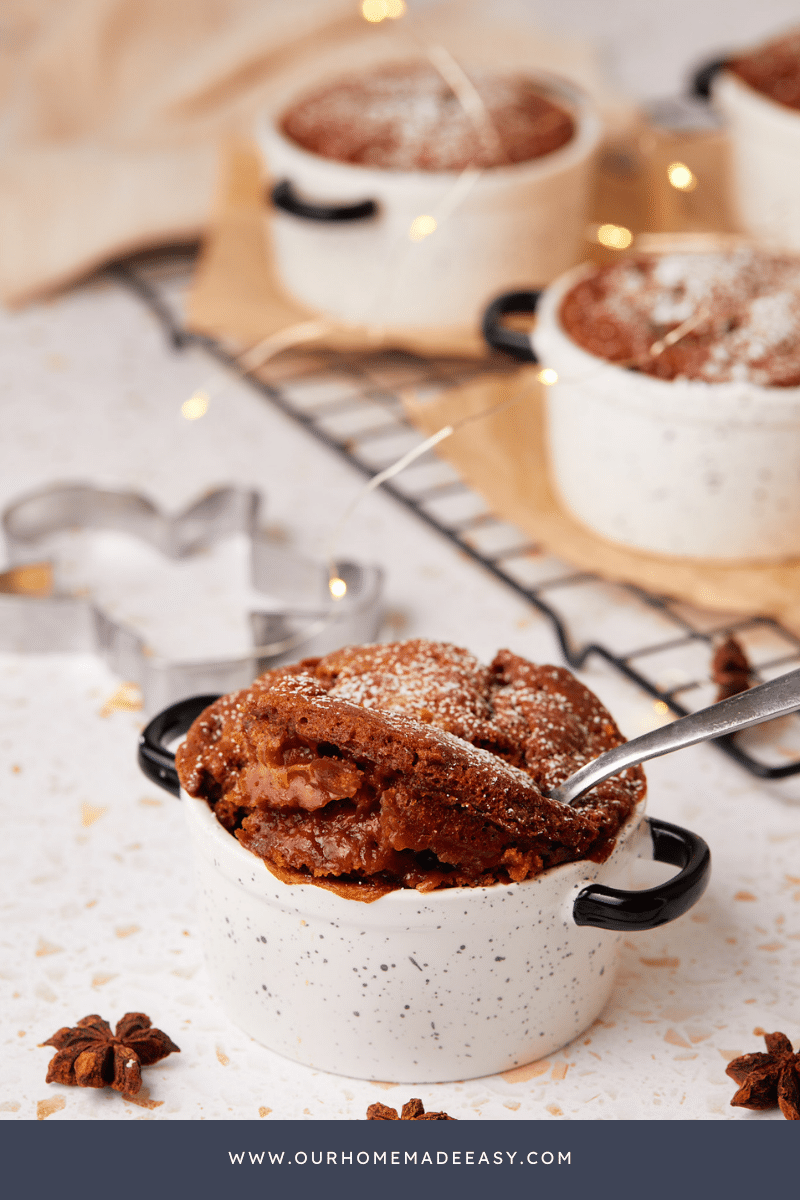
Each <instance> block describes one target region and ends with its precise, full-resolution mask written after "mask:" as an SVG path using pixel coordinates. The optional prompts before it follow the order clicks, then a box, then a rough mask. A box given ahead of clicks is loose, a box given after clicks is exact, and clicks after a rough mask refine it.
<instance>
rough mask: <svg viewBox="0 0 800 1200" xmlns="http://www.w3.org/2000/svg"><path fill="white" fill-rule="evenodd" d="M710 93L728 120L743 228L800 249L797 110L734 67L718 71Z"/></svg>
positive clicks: (799, 115) (735, 190)
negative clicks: (752, 84)
mask: <svg viewBox="0 0 800 1200" xmlns="http://www.w3.org/2000/svg"><path fill="white" fill-rule="evenodd" d="M713 98H714V104H715V106H716V107H717V108H718V109H719V111H720V112H721V113H722V114H723V116H724V117H725V119H726V121H727V125H728V130H729V134H730V144H731V167H732V176H733V178H732V184H733V199H734V203H735V205H736V208H737V210H738V218H739V221H740V222H741V226H742V228H743V229H744V230H745V231H746V232H747V233H749V234H751V235H752V236H754V237H757V238H759V240H761V241H763V242H766V243H769V245H771V246H774V247H785V248H788V249H793V250H800V112H798V111H797V110H796V109H792V108H789V107H787V106H786V105H784V104H778V103H777V101H775V100H771V99H770V98H769V96H765V95H763V94H762V93H761V92H758V91H756V90H755V88H752V87H750V86H749V84H747V83H745V82H744V80H742V79H740V78H739V77H738V76H737V75H735V74H734V73H733V72H732V71H722V72H721V73H720V74H719V75H718V76H717V77H716V79H715V80H714V83H713ZM701 184H702V180H701Z"/></svg>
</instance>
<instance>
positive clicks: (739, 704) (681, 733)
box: [549, 670, 800, 804]
mask: <svg viewBox="0 0 800 1200" xmlns="http://www.w3.org/2000/svg"><path fill="white" fill-rule="evenodd" d="M798 709H800V670H797V671H789V672H787V674H786V675H781V676H779V677H778V678H777V679H772V680H771V681H770V682H769V683H761V684H759V686H758V687H754V688H751V689H750V690H749V691H747V692H742V693H741V694H740V695H738V696H731V697H730V698H729V699H728V700H720V701H719V702H718V703H717V704H712V705H711V707H710V708H702V709H700V711H699V712H696V713H690V714H689V716H688V717H680V719H679V720H677V721H672V722H671V724H668V725H662V726H661V728H660V729H654V730H653V731H652V732H651V733H645V734H642V736H641V737H637V738H633V740H632V741H630V742H625V743H623V745H621V746H616V747H615V748H614V749H613V750H607V751H606V753H605V754H601V755H600V757H599V758H596V759H594V761H593V762H590V763H587V764H586V766H585V767H581V769H580V770H579V771H575V773H574V774H573V775H570V777H569V779H568V780H567V781H566V782H565V783H562V784H561V786H560V787H557V788H554V789H553V790H552V792H550V793H549V795H550V798H551V799H552V800H560V801H561V803H562V804H574V803H575V801H576V800H578V799H579V798H580V797H581V796H582V795H583V794H584V792H588V790H589V788H593V787H595V785H596V784H598V783H602V782H603V780H604V779H608V778H609V777H610V776H611V775H616V774H617V772H618V771H622V770H624V768H625V767H632V766H635V765H636V764H637V763H642V762H647V760H648V758H658V757H659V756H660V755H662V754H671V753H672V751H673V750H682V749H683V747H684V746H694V745H695V743H696V742H707V741H709V740H710V739H711V738H718V737H723V736H724V735H725V734H728V733H737V732H738V731H739V730H740V729H747V728H749V726H750V725H760V724H761V722H762V721H769V720H771V719H772V718H773V717H785V716H786V715H787V714H788V713H793V712H797V710H798Z"/></svg>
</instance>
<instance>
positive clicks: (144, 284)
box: [108, 256, 800, 780]
mask: <svg viewBox="0 0 800 1200" xmlns="http://www.w3.org/2000/svg"><path fill="white" fill-rule="evenodd" d="M186 266H187V263H186V259H185V258H181V257H178V259H177V260H175V259H172V260H170V259H169V257H166V258H165V257H164V256H162V257H160V258H158V257H156V258H151V259H148V258H144V259H139V260H129V261H127V262H124V263H118V264H114V265H113V266H112V267H110V268H109V269H108V274H109V276H110V277H111V278H112V279H113V280H115V282H117V283H118V284H120V285H121V286H123V287H125V288H127V289H128V290H130V291H132V292H133V293H134V294H135V295H136V296H138V298H139V299H140V300H141V301H142V302H143V303H144V304H145V305H146V306H147V307H148V308H149V309H150V311H151V312H152V313H153V314H154V316H155V317H156V318H157V319H158V321H159V322H160V324H161V326H162V328H163V330H164V332H165V334H166V336H167V338H168V339H169V341H170V342H171V344H172V345H173V346H174V347H175V349H176V350H181V349H184V348H187V347H189V346H194V347H200V348H202V349H203V350H205V351H206V352H207V353H208V354H209V355H211V356H212V357H213V358H214V359H216V360H217V361H218V362H219V363H220V364H222V365H223V366H225V367H228V368H230V369H231V370H232V371H233V372H237V370H238V367H237V363H236V359H235V358H234V356H233V354H232V353H230V352H229V351H228V350H227V349H226V348H225V347H224V346H223V345H221V344H220V343H218V342H216V341H213V340H211V339H208V338H205V337H202V336H199V335H197V334H193V333H189V332H187V331H186V330H185V328H184V327H183V324H182V319H181V306H180V303H179V302H178V300H177V295H178V292H177V291H176V286H175V285H176V276H180V274H181V272H183V274H184V275H185V271H186ZM490 369H491V370H495V371H497V370H501V369H502V363H500V361H499V360H494V361H490V360H487V362H486V363H465V361H464V360H456V359H441V358H440V359H435V360H431V359H422V358H419V357H416V356H414V355H412V354H407V353H399V352H392V353H385V352H382V353H380V354H373V355H353V354H334V353H332V352H320V355H319V362H318V366H317V367H316V368H315V370H314V373H313V374H304V375H303V377H302V378H301V379H295V380H288V381H286V382H284V383H281V384H280V385H276V384H275V383H274V382H270V383H268V382H264V381H263V380H261V379H258V378H257V377H254V376H248V377H247V381H248V383H249V384H250V385H251V386H252V387H254V388H255V389H256V390H257V391H258V392H260V393H261V395H262V396H264V398H265V399H266V400H268V401H269V402H270V403H271V404H273V405H274V406H275V407H276V408H278V409H280V411H281V412H283V413H284V414H285V415H286V416H288V417H291V418H292V420H294V421H296V422H297V423H298V424H299V425H301V426H302V428H303V429H305V430H306V431H307V432H308V433H309V434H311V435H313V436H314V437H315V438H316V439H317V440H318V441H320V442H322V443H323V444H324V445H325V446H327V447H328V449H330V450H331V451H332V452H334V453H335V454H337V455H338V456H339V457H340V458H342V459H344V460H345V461H346V462H348V463H349V464H350V465H351V466H353V467H355V468H356V469H357V470H358V471H360V472H361V473H362V474H363V475H365V476H367V477H372V476H373V475H374V474H376V473H377V472H378V471H380V470H382V469H383V468H384V467H386V466H388V465H389V464H390V463H392V462H394V461H395V460H396V459H397V458H398V457H399V456H400V455H401V454H403V453H405V452H406V451H407V450H409V449H410V448H411V447H412V446H413V445H416V444H417V443H418V442H419V436H420V435H419V433H418V431H416V430H415V429H413V427H412V426H411V425H410V424H409V423H408V421H407V420H406V418H405V415H404V411H403V405H402V402H401V399H400V396H399V394H398V392H399V390H401V389H412V388H413V389H414V392H415V394H416V395H418V396H420V395H421V396H423V397H424V395H425V393H426V392H427V393H429V394H431V395H434V394H436V393H437V392H439V391H441V390H442V389H443V388H445V387H452V386H455V385H456V384H458V383H465V382H468V381H469V380H470V379H475V378H477V377H478V376H480V375H485V374H486V372H487V370H490ZM381 486H382V488H383V490H384V491H385V492H388V493H389V495H391V496H392V497H393V498H394V499H395V500H396V501H397V502H398V503H399V504H401V505H403V506H404V507H405V508H406V509H408V510H409V511H410V512H412V513H413V514H414V515H415V516H416V517H417V518H418V519H419V520H420V521H422V522H424V523H425V524H426V525H428V526H429V527H430V528H431V529H434V530H435V531H436V532H437V533H439V534H440V535H441V536H442V537H445V538H447V539H448V541H450V542H451V543H452V544H454V545H455V546H457V547H458V549H459V550H460V551H461V552H462V553H463V554H465V555H467V556H468V557H469V558H470V559H472V561H473V562H475V563H476V564H478V565H479V566H480V567H482V568H483V570H484V571H487V572H488V573H489V574H490V575H492V576H493V577H494V578H495V579H496V580H497V581H498V582H499V583H501V584H503V585H504V586H505V587H508V588H510V589H511V590H512V591H513V592H515V593H516V594H517V595H518V596H520V597H522V598H523V599H524V600H525V601H527V603H528V604H530V605H531V606H532V607H533V608H535V609H536V610H537V611H538V612H540V613H541V614H543V615H544V616H545V617H546V618H547V619H548V621H549V622H550V624H551V626H552V628H553V632H554V634H555V636H556V638H557V640H558V643H559V646H560V649H561V652H562V654H563V656H564V659H565V660H566V662H567V663H568V664H569V665H570V666H571V667H574V668H576V669H577V668H580V667H582V666H584V665H585V664H586V663H587V661H588V660H590V659H592V658H599V659H602V660H603V661H605V662H606V663H608V664H609V665H610V666H612V667H613V668H614V669H615V670H617V671H618V672H619V673H620V674H621V675H623V676H624V677H625V678H626V679H628V680H630V681H631V682H632V683H633V684H635V685H636V686H638V687H639V688H640V689H641V690H642V691H643V692H644V693H646V694H647V695H649V696H650V697H652V699H653V702H654V704H655V706H656V709H657V710H660V711H661V712H662V713H663V714H664V715H665V716H666V715H667V713H670V712H671V713H673V714H675V715H676V716H684V715H685V714H686V713H688V712H693V711H696V710H697V709H699V708H703V707H705V706H706V705H707V704H710V703H712V702H713V700H714V699H715V694H716V688H715V686H714V685H713V683H712V682H711V679H710V669H711V659H712V656H713V652H714V648H715V646H716V645H717V644H718V642H719V641H720V640H721V639H724V638H726V637H729V636H734V637H735V638H736V639H737V640H738V641H739V643H740V645H741V646H742V647H743V649H744V650H745V653H746V654H747V657H748V660H749V662H750V664H751V666H752V669H753V676H754V680H755V681H759V682H761V681H765V680H768V679H773V678H775V677H776V676H778V675H782V674H784V673H785V672H786V671H788V670H790V669H791V668H792V667H798V666H800V638H798V637H795V635H794V634H792V633H791V632H789V631H788V630H787V629H785V628H783V626H781V625H780V624H779V623H778V622H776V621H774V620H772V619H771V618H769V617H752V616H748V617H741V618H735V617H729V618H728V619H725V618H724V617H723V616H722V615H721V614H719V613H712V612H708V611H704V610H701V609H697V608H694V607H693V606H691V605H688V604H685V603H684V602H682V601H679V600H675V599H673V598H671V597H669V596H662V595H653V594H651V593H649V592H646V591H644V590H643V589H641V588H638V587H635V586H633V585H632V584H613V583H608V582H606V581H604V580H602V579H600V578H599V577H597V576H595V575H592V574H588V573H586V572H581V571H575V570H574V569H570V568H569V567H567V566H566V565H565V564H564V563H563V562H560V561H559V560H558V559H556V558H554V557H552V556H551V555H549V554H548V553H547V552H546V551H543V550H542V549H541V548H540V547H538V546H536V545H534V544H532V543H531V542H530V541H529V540H528V539H527V538H526V537H525V535H524V534H523V533H521V532H520V530H518V529H517V528H516V527H514V526H512V525H510V524H508V523H507V522H505V521H502V520H499V519H498V518H497V517H495V516H494V515H493V514H492V513H491V512H490V511H489V510H488V509H487V508H486V505H485V503H484V501H483V500H482V498H481V497H480V496H479V495H478V494H477V493H476V492H475V491H473V490H472V489H471V488H470V487H468V486H467V485H465V484H464V483H462V482H461V480H460V479H459V477H458V476H457V474H456V473H455V471H454V470H453V469H452V468H451V467H450V466H449V465H448V464H446V463H445V462H443V461H441V460H438V459H436V458H435V457H434V456H433V455H431V454H428V455H425V456H424V457H422V458H420V459H417V460H416V461H415V462H414V463H412V464H411V466H409V467H408V468H406V470H405V471H403V473H402V474H400V475H398V476H396V477H395V479H393V480H392V481H390V482H386V483H383V484H382V485H381ZM662 706H663V707H662ZM787 721H788V722H790V724H789V725H787V724H786V722H787ZM716 745H717V746H718V747H719V749H720V750H722V751H723V752H724V753H725V754H727V755H729V756H730V757H731V758H733V759H734V760H735V761H736V762H738V763H739V764H740V766H742V767H744V768H745V769H746V770H748V771H749V772H751V773H752V774H753V775H755V776H758V777H759V778H761V779H765V780H780V779H785V778H787V777H788V776H791V775H796V774H798V773H800V715H795V716H793V717H791V718H786V719H785V720H784V722H783V723H782V725H781V730H780V735H779V737H778V738H776V737H774V736H765V735H764V732H763V729H762V730H758V729H756V730H748V731H746V732H745V733H743V734H738V735H736V736H735V737H732V738H731V737H727V738H719V739H717V741H716Z"/></svg>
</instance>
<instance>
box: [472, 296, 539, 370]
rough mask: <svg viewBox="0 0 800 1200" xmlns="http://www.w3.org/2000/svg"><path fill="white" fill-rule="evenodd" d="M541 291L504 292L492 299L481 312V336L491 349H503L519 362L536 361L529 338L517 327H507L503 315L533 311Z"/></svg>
mask: <svg viewBox="0 0 800 1200" xmlns="http://www.w3.org/2000/svg"><path fill="white" fill-rule="evenodd" d="M541 294H542V293H541V291H538V292H536V291H528V292H505V293H504V294H503V295H502V296H498V297H497V299H496V300H493V301H492V303H491V304H490V305H489V307H488V308H487V309H486V312H485V313H484V314H483V326H482V329H483V336H484V337H485V338H486V341H487V342H488V343H489V345H490V346H491V347H492V349H493V350H504V351H505V353H506V354H511V355H513V357H514V358H518V359H520V361H521V362H538V361H539V360H538V358H537V357H536V355H535V353H534V351H533V347H532V346H531V339H530V337H529V336H528V334H527V333H522V332H521V331H520V330H518V329H508V328H507V327H506V326H505V325H504V324H503V317H505V316H508V314H509V313H533V312H536V305H537V304H538V303H539V297H540V296H541Z"/></svg>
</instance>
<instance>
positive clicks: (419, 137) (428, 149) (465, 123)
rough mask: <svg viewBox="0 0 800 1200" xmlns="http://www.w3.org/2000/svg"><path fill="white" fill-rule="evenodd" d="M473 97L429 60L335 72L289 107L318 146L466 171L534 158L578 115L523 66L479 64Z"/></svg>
mask: <svg viewBox="0 0 800 1200" xmlns="http://www.w3.org/2000/svg"><path fill="white" fill-rule="evenodd" d="M469 83H470V85H471V87H470V97H469V98H470V101H471V103H470V105H469V107H467V106H465V104H464V103H462V101H461V100H460V99H459V98H458V96H457V95H456V94H455V92H454V91H453V90H452V88H451V87H450V86H449V85H448V83H447V82H446V81H445V79H444V78H443V76H442V75H440V74H439V72H438V71H436V70H434V68H433V67H432V66H430V65H429V64H427V63H414V62H411V63H392V64H384V65H382V66H381V67H376V68H373V69H372V70H369V71H365V72H363V73H362V74H359V75H352V76H347V77H346V78H343V79H338V80H335V81H334V82H332V83H329V84H327V85H326V86H325V87H323V88H320V89H319V90H318V91H315V92H312V93H310V94H309V95H306V96H303V97H301V98H300V99H299V100H297V101H296V103H295V104H294V105H292V107H291V108H290V109H289V110H288V111H287V112H286V113H284V115H283V117H282V119H281V122H280V125H281V129H282V130H283V132H284V133H285V134H286V136H287V137H289V138H291V140H292V141H294V142H296V143H297V144H298V145H299V146H302V147H303V148H304V149H306V150H309V151H311V153H312V154H319V155H321V156H322V157H323V158H332V159H336V160H337V161H338V162H346V163H355V164H358V165H361V166H365V167H380V168H382V169H384V170H389V171H461V170H464V169H465V168H466V167H480V168H485V167H502V166H509V165H510V164H512V163H518V162H527V161H528V160H530V159H534V158H539V157H541V156H542V155H543V154H549V153H551V151H553V150H558V149H559V148H560V147H561V146H563V145H565V144H566V143H567V142H568V141H569V140H570V139H571V138H572V137H573V135H574V133H575V123H574V121H573V119H572V117H571V116H570V114H569V113H568V112H567V111H566V110H565V109H564V108H562V107H561V106H560V105H558V104H555V103H554V102H553V101H552V100H551V99H549V98H548V97H547V96H546V95H544V94H543V90H542V88H541V86H537V85H536V83H535V82H534V81H533V80H531V79H528V78H527V77H525V76H523V75H510V74H509V75H500V74H496V73H491V72H488V71H476V72H470V76H469Z"/></svg>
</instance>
